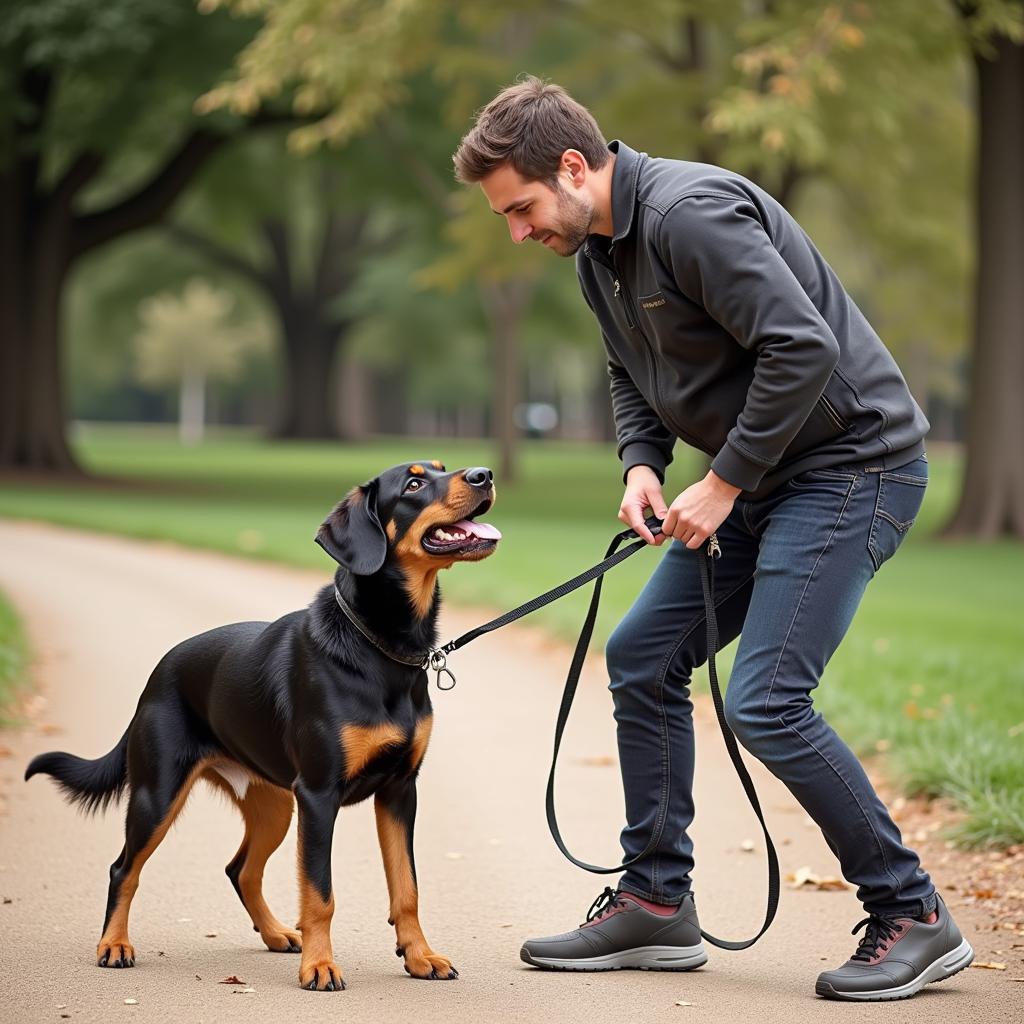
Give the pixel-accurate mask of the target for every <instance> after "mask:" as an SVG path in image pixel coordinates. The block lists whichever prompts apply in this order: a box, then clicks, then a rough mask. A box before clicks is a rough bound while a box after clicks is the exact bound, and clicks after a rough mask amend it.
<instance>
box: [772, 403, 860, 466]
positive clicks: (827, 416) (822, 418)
mask: <svg viewBox="0 0 1024 1024" xmlns="http://www.w3.org/2000/svg"><path fill="white" fill-rule="evenodd" d="M849 430H850V427H849V425H848V424H847V423H845V422H844V421H843V419H842V417H841V416H840V415H839V413H838V412H836V409H835V406H833V405H832V403H831V402H829V401H828V399H827V398H825V396H824V395H822V396H821V398H819V399H818V401H817V402H815V403H814V408H813V409H811V415H810V416H808V417H807V420H806V422H805V423H804V425H803V426H802V427H801V428H800V430H799V432H798V433H797V435H796V437H794V438H793V440H792V441H790V443H789V447H788V448H787V449H786V450H785V452H784V453H783V455H782V460H781V461H782V462H783V463H785V462H790V461H792V460H793V459H795V458H797V457H798V456H801V455H804V454H806V453H807V452H809V451H812V450H813V449H815V448H819V447H821V446H822V445H824V444H826V443H827V442H829V441H832V440H833V439H835V438H837V437H841V436H842V435H843V434H846V433H849Z"/></svg>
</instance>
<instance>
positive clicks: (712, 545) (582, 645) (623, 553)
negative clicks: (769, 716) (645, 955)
mask: <svg viewBox="0 0 1024 1024" xmlns="http://www.w3.org/2000/svg"><path fill="white" fill-rule="evenodd" d="M645 525H646V526H647V528H648V529H649V530H650V531H651V533H653V534H657V533H660V532H661V520H660V519H658V518H656V517H655V516H651V517H649V518H648V519H647V520H645ZM629 540H632V541H635V543H633V544H630V545H629V547H626V548H623V549H622V550H618V548H619V545H620V544H622V543H623V542H624V541H629ZM648 546H649V545H648V544H647V542H646V541H644V540H640V539H639V538H638V536H637V534H636V532H635V531H633V530H624V531H622V532H621V533H617V534H616V535H615V536H614V537H613V538H612V542H611V544H610V545H609V547H608V550H607V552H606V554H605V558H604V560H603V561H602V562H599V563H598V564H597V565H595V566H593V567H592V568H590V569H588V570H587V571H586V572H583V573H580V575H579V576H575V577H573V579H571V580H568V581H566V582H565V583H562V584H560V585H559V586H557V587H555V588H554V589H553V590H549V591H548V592H547V593H545V594H541V595H540V596H539V597H535V598H534V599H533V600H532V601H527V603H526V604H523V605H520V606H519V607H518V608H513V609H512V611H510V612H506V613H505V614H504V615H501V616H499V617H498V618H496V619H492V620H491V621H490V622H487V623H484V625H482V626H478V627H477V628H476V629H473V630H470V631H469V632H468V633H463V635H462V636H460V637H458V638H457V639H455V640H452V641H451V642H449V643H447V644H445V645H444V647H442V648H440V649H439V651H436V652H431V655H429V656H428V657H429V658H430V659H431V667H433V660H432V659H433V657H434V656H436V655H437V654H441V655H442V657H443V656H444V655H446V654H451V653H452V652H453V651H456V650H458V649H459V648H460V647H463V646H464V645H465V644H468V643H469V642H470V641H471V640H475V639H476V638H477V637H478V636H482V635H483V634H484V633H489V632H491V631H492V630H494V629H499V628H500V627H502V626H505V625H508V624H509V623H510V622H514V621H515V620H516V619H520V618H522V617H523V616H524V615H529V614H530V613H531V612H534V611H536V610H537V609H538V608H542V607H543V606H544V605H547V604H551V602H552V601H557V600H558V599H559V598H560V597H564V596H565V595H566V594H569V593H571V592H572V591H573V590H576V589H578V588H579V587H581V586H583V585H584V584H585V583H589V582H590V581H593V582H594V590H593V596H592V597H591V599H590V608H589V610H588V611H587V615H586V618H585V620H584V622H583V629H582V631H581V632H580V638H579V641H578V642H577V644H576V650H575V652H574V654H573V658H572V664H571V665H570V667H569V673H568V675H567V677H566V680H565V689H564V691H563V693H562V702H561V705H560V706H559V709H558V718H557V720H556V722H555V742H554V751H553V754H552V757H551V770H550V772H549V773H548V784H547V793H546V796H545V812H546V814H547V819H548V830H549V831H550V832H551V838H552V839H554V841H555V845H556V846H557V847H558V849H559V850H561V852H562V853H563V855H564V856H565V857H566V859H567V860H569V861H571V862H572V863H573V864H575V865H576V866H577V867H580V868H583V869H584V870H585V871H590V872H591V873H593V874H596V875H610V874H618V873H620V872H621V871H622V869H623V868H625V867H628V866H629V865H630V864H635V863H636V862H637V861H640V860H643V859H644V858H645V857H647V856H648V855H649V854H651V853H653V851H654V850H655V849H657V847H658V845H659V843H660V842H661V837H662V835H663V833H664V831H665V823H666V821H667V819H668V794H667V792H666V793H663V794H662V797H661V800H660V803H659V805H658V814H657V818H656V819H655V826H654V829H653V831H652V834H651V838H650V839H649V840H648V843H647V845H646V846H645V847H644V849H643V850H641V852H640V853H639V854H637V855H636V856H635V857H631V858H629V859H628V860H624V861H622V862H621V863H620V864H616V865H615V866H613V867H599V866H598V865H596V864H588V863H587V862H586V861H583V860H579V859H578V858H576V857H574V856H573V855H572V854H571V853H570V852H569V849H568V847H567V846H566V845H565V842H564V840H563V839H562V835H561V832H560V831H559V828H558V820H557V818H556V816H555V768H556V765H557V764H558V751H559V748H560V747H561V744H562V733H563V732H564V730H565V725H566V722H567V721H568V719H569V711H570V709H571V708H572V702H573V698H574V697H575V695H576V687H577V684H578V683H579V678H580V674H581V673H582V671H583V664H584V661H585V659H586V655H587V650H588V648H589V646H590V638H591V636H592V635H593V631H594V623H595V622H596V620H597V610H598V605H599V604H600V601H601V584H602V583H603V582H604V574H605V573H606V572H608V570H609V569H612V568H613V567H614V566H616V565H618V564H619V562H622V561H625V559H627V558H629V557H630V556H631V555H634V554H636V552H638V551H640V550H642V549H643V548H646V547H648ZM695 553H696V555H697V565H698V569H699V573H700V581H701V590H702V591H703V596H704V614H705V625H706V627H707V652H708V678H709V682H710V688H711V697H712V700H713V702H714V705H715V713H716V716H717V718H718V725H719V728H720V729H721V732H722V738H723V740H724V741H725V747H726V750H727V751H728V753H729V757H730V759H731V760H732V763H733V767H734V768H735V769H736V774H737V775H738V776H739V778H740V782H741V783H742V785H743V790H744V792H745V793H746V795H747V799H748V800H749V802H750V806H751V807H752V808H753V810H754V813H755V814H756V816H757V819H758V821H759V822H760V824H761V829H762V831H763V832H764V838H765V846H766V853H767V859H768V897H767V907H766V910H765V917H764V923H763V924H762V925H761V928H760V930H759V931H758V932H757V934H756V935H754V936H753V937H752V938H749V939H745V940H743V941H739V942H730V941H728V940H726V939H719V938H716V937H715V936H714V935H711V934H710V933H709V932H706V931H703V930H702V931H701V935H702V936H703V937H704V938H705V939H707V941H708V942H710V943H712V944H713V945H715V946H718V947H719V948H721V949H746V948H748V947H749V946H752V945H753V944H754V943H755V942H757V940H758V939H759V938H760V937H761V936H762V935H763V934H764V933H765V932H766V931H767V930H768V927H769V926H770V925H771V923H772V920H773V919H774V917H775V912H776V910H777V908H778V903H779V889H780V883H779V859H778V855H777V854H776V851H775V846H774V845H773V843H772V837H771V836H770V835H769V833H768V825H767V824H766V822H765V820H764V814H763V813H762V810H761V805H760V802H759V801H758V798H757V792H756V790H755V789H754V783H753V781H752V780H751V778H750V775H749V773H748V772H747V769H746V767H745V765H744V764H743V761H742V759H741V757H740V753H739V747H738V745H737V742H736V737H735V736H734V735H733V731H732V729H731V728H730V727H729V723H728V722H727V721H726V719H725V707H724V701H723V699H722V692H721V689H720V687H719V685H718V670H717V668H716V666H715V655H716V654H717V653H718V644H719V637H718V620H717V617H716V615H715V601H714V593H715V582H714V579H715V578H714V565H715V562H716V561H717V560H718V559H720V558H721V557H722V547H721V545H720V544H719V542H718V536H717V535H716V534H714V533H713V534H711V536H710V537H708V539H707V544H706V545H702V546H701V547H699V548H697V549H696V552H695ZM441 671H445V672H448V675H451V672H449V671H448V670H447V669H446V668H445V667H444V664H443V662H442V665H441ZM441 671H439V672H438V686H440V676H441ZM454 681H455V677H454V676H452V685H454ZM441 689H451V687H450V686H448V687H441ZM610 891H612V890H609V889H606V890H605V892H604V893H602V894H601V896H599V897H598V898H597V900H595V906H594V907H591V911H592V912H593V911H595V907H597V905H598V904H600V903H601V902H602V901H607V900H608V899H609V896H608V893H609V892H610ZM597 912H600V911H599V910H598V911H597ZM588 917H589V915H588Z"/></svg>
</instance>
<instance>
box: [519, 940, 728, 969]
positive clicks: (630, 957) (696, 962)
mask: <svg viewBox="0 0 1024 1024" xmlns="http://www.w3.org/2000/svg"><path fill="white" fill-rule="evenodd" d="M519 958H520V959H521V960H522V961H523V962H524V963H527V964H530V965H531V966H533V967H541V968H543V969H545V970H548V971H622V970H636V971H692V970H695V969H696V968H698V967H702V966H703V965H704V964H706V963H707V962H708V954H707V950H705V949H704V946H703V944H701V943H698V944H697V945H696V946H635V947H634V948H633V949H624V950H622V951H620V952H618V953H606V954H605V955H604V956H591V957H579V958H574V959H571V960H562V959H559V958H557V957H549V956H534V955H533V954H532V953H531V952H530V951H529V949H527V947H526V946H523V948H522V949H521V950H520V951H519Z"/></svg>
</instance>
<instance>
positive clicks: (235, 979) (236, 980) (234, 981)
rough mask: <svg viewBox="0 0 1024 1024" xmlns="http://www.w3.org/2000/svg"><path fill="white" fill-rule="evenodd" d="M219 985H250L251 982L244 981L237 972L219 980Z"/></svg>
mask: <svg viewBox="0 0 1024 1024" xmlns="http://www.w3.org/2000/svg"><path fill="white" fill-rule="evenodd" d="M217 984H218V985H248V984H249V982H247V981H242V979H241V978H240V977H239V976H238V975H237V974H232V975H231V977H229V978H225V979H224V980H223V981H218V982H217Z"/></svg>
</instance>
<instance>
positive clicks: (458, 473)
mask: <svg viewBox="0 0 1024 1024" xmlns="http://www.w3.org/2000/svg"><path fill="white" fill-rule="evenodd" d="M494 499H495V490H494V476H493V474H492V473H491V471H490V470H489V469H484V468H483V467H474V468H470V469H457V470H455V471H454V472H452V473H449V472H447V471H446V470H445V468H444V466H443V465H442V464H441V463H440V462H407V463H404V464H403V465H401V466H393V467H392V468H391V469H387V470H385V471H384V472H383V473H381V474H380V476H378V477H376V478H375V479H373V480H370V481H368V482H367V483H365V484H363V485H362V486H360V487H356V488H354V489H353V490H351V491H350V492H349V493H348V494H347V495H346V496H345V498H344V500H343V501H341V502H339V504H338V505H336V506H335V508H334V510H333V511H332V512H331V514H330V515H329V516H328V517H327V519H326V520H324V522H323V524H322V525H321V527H320V529H319V531H318V532H317V535H316V542H317V544H319V545H320V546H321V547H322V548H323V549H324V550H325V551H326V552H327V553H328V554H329V555H330V556H331V557H332V558H333V559H334V560H335V561H336V562H338V563H339V564H340V565H342V566H343V567H344V568H346V569H348V570H349V572H352V573H355V574H356V575H357V576H369V575H372V574H373V573H376V572H379V571H380V570H381V568H383V567H384V565H385V563H388V562H393V563H395V564H396V565H397V567H398V568H399V569H400V570H401V571H402V573H403V575H404V576H405V577H406V580H407V583H408V586H409V589H410V593H412V594H413V595H414V601H415V602H416V604H417V605H418V606H419V605H420V603H421V600H422V595H423V594H424V591H425V590H426V589H428V588H429V590H430V592H431V593H432V591H433V582H434V578H435V577H436V575H437V571H438V570H439V569H447V568H448V567H449V566H451V565H453V564H454V563H455V562H476V561H479V560H480V559H482V558H486V557H487V556H488V555H490V554H491V553H492V552H493V551H494V549H495V548H496V547H497V545H498V541H499V540H500V539H501V534H500V533H499V532H498V531H497V530H496V529H495V528H494V527H493V526H489V525H488V524H486V523H478V522H475V519H476V517H477V516H482V515H484V514H485V513H486V512H487V511H488V510H489V509H490V508H491V506H492V505H493V504H494Z"/></svg>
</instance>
